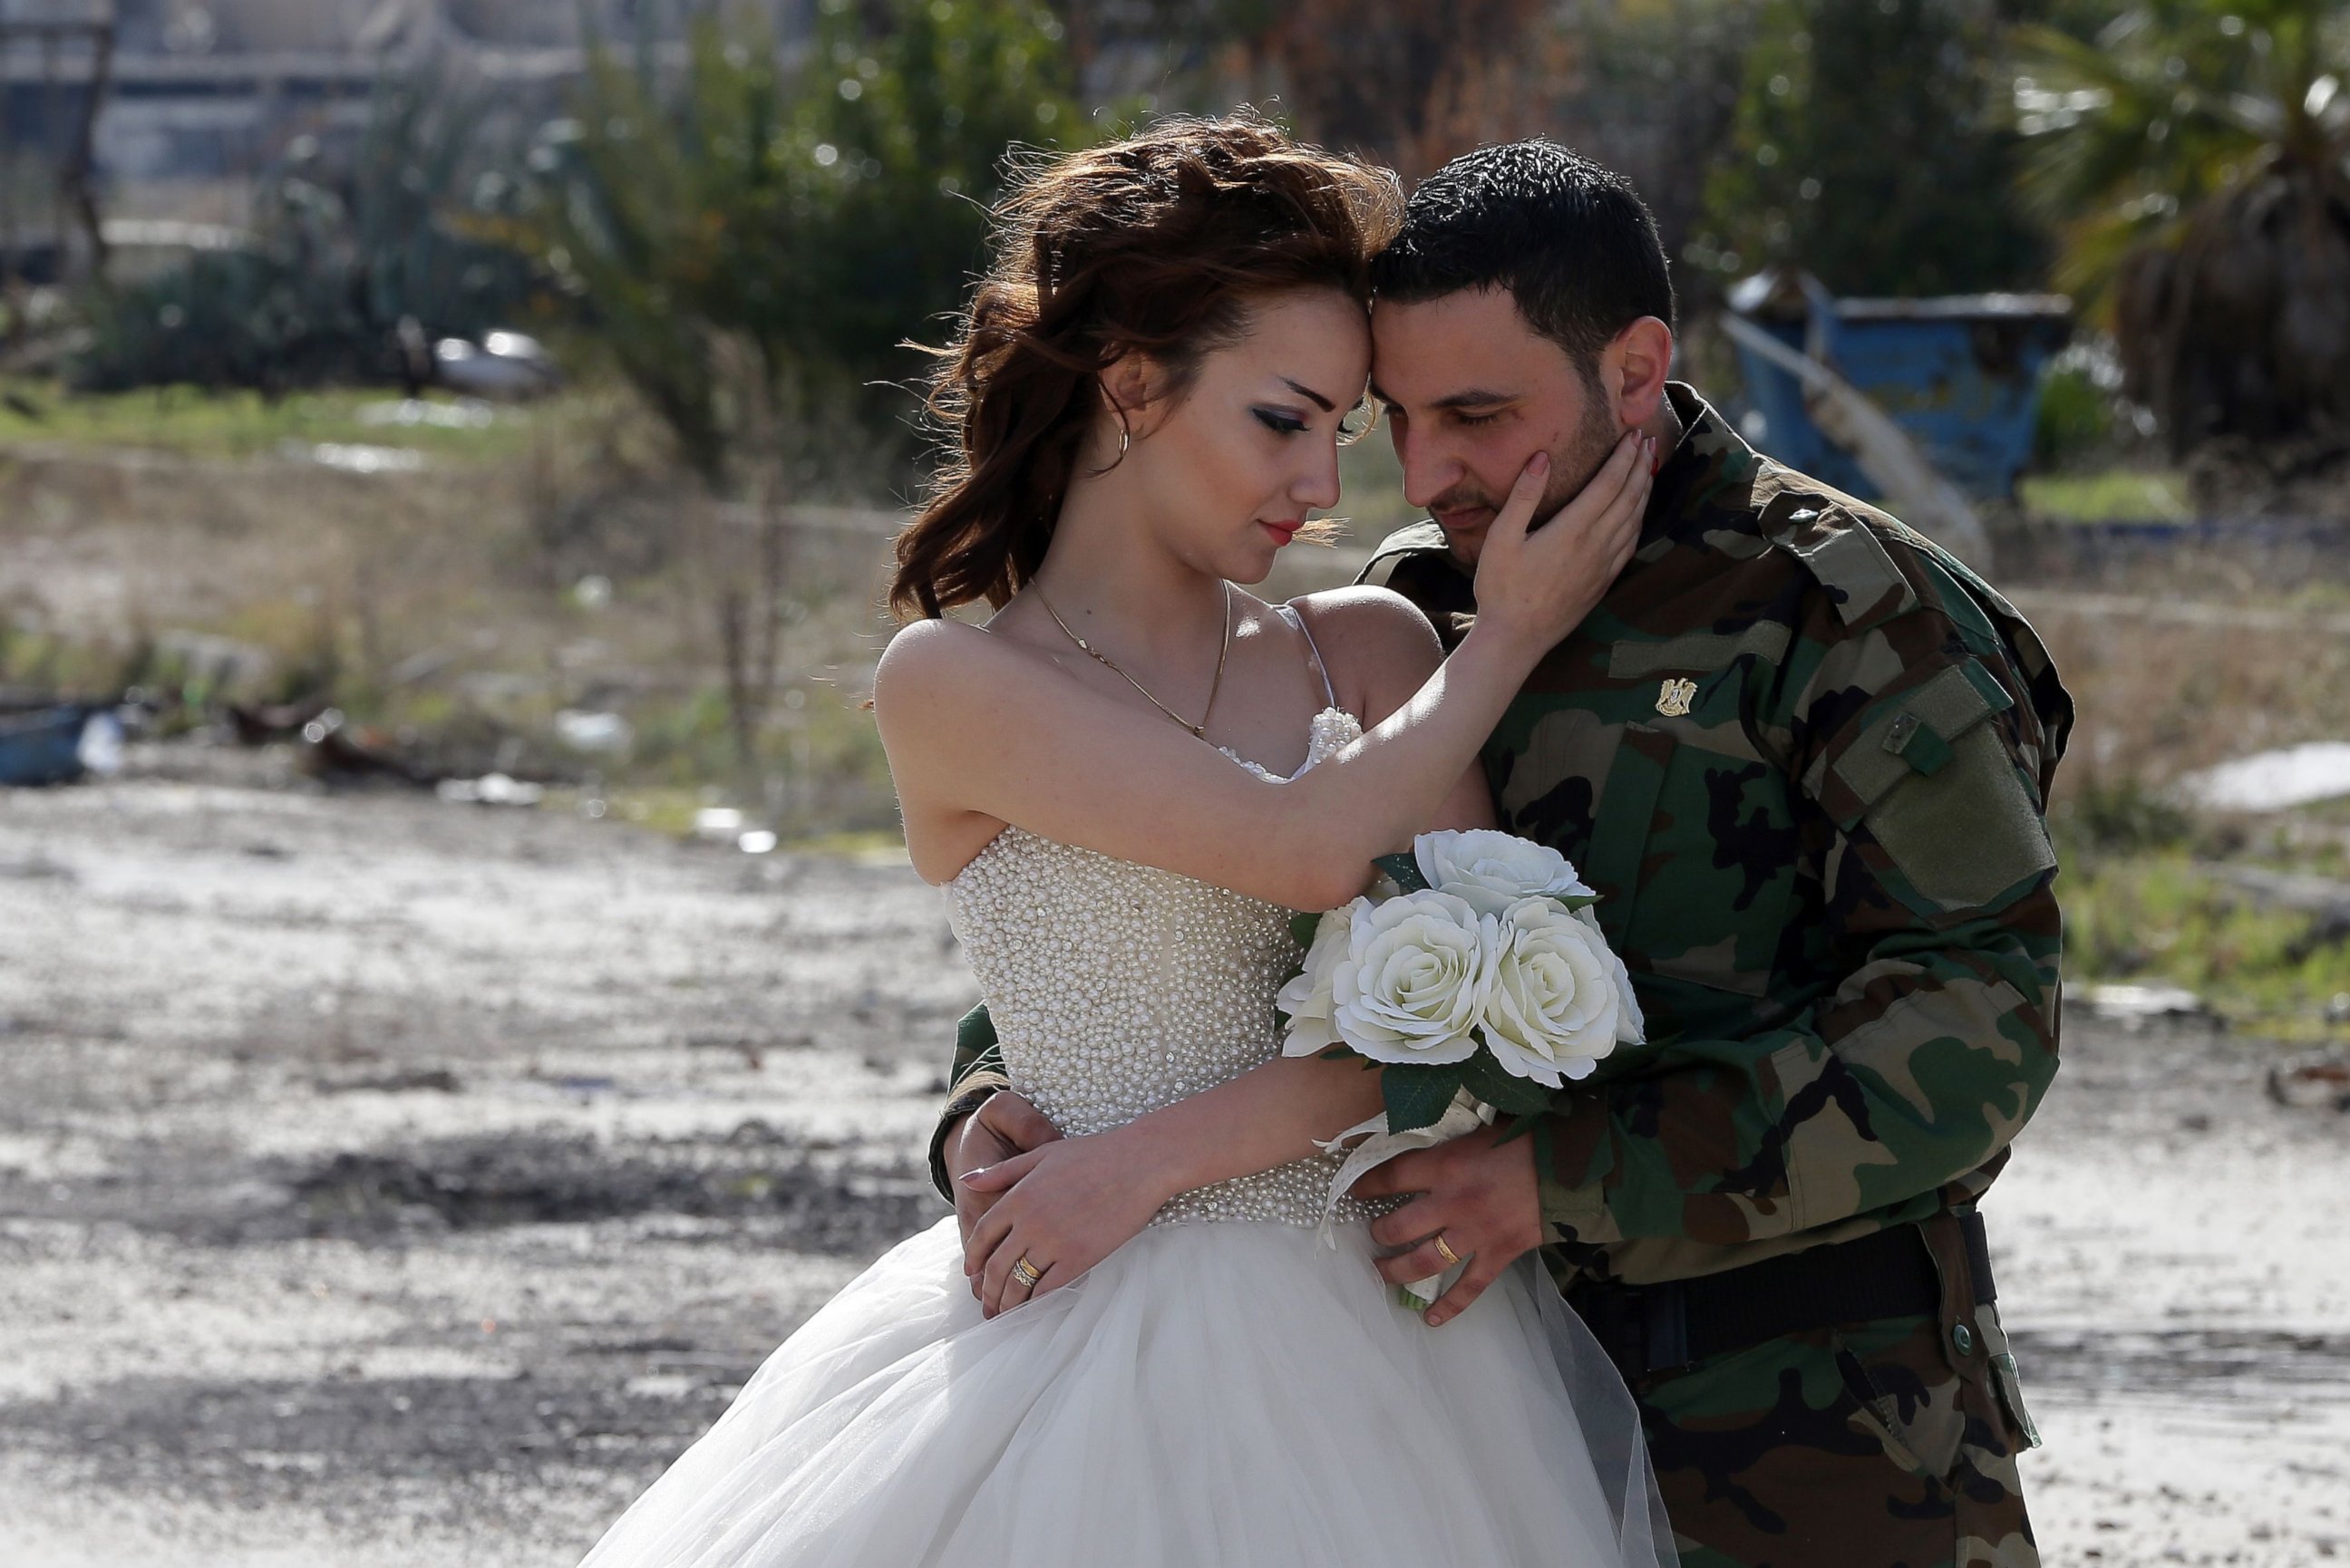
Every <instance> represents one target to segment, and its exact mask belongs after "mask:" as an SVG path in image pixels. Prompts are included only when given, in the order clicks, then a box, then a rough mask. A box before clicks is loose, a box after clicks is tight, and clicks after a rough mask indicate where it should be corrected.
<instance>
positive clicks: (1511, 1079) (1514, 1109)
mask: <svg viewBox="0 0 2350 1568" xmlns="http://www.w3.org/2000/svg"><path fill="white" fill-rule="evenodd" d="M1461 1087H1462V1088H1464V1089H1467V1090H1468V1091H1469V1092H1470V1093H1471V1094H1472V1095H1474V1096H1477V1097H1478V1098H1479V1099H1481V1100H1482V1101H1484V1102H1485V1103H1486V1104H1487V1105H1489V1106H1492V1107H1493V1108H1494V1109H1495V1110H1497V1111H1506V1112H1508V1113H1509V1114H1510V1115H1512V1116H1533V1115H1534V1114H1536V1113H1537V1112H1541V1111H1546V1110H1548V1109H1550V1095H1551V1092H1550V1091H1549V1090H1548V1089H1546V1088H1544V1087H1543V1085H1540V1084H1537V1083H1534V1082H1532V1081H1531V1080H1529V1079H1525V1078H1521V1077H1519V1076H1517V1075H1515V1074H1513V1073H1512V1072H1511V1071H1510V1070H1509V1069H1508V1068H1506V1067H1504V1066H1503V1065H1502V1064H1501V1063H1500V1062H1498V1061H1496V1060H1495V1059H1494V1056H1493V1053H1492V1050H1491V1049H1490V1048H1488V1047H1486V1046H1483V1045H1480V1046H1479V1047H1477V1054H1475V1055H1474V1056H1471V1057H1470V1058H1469V1060H1467V1061H1466V1062H1463V1063H1461Z"/></svg>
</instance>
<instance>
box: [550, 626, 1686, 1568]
mask: <svg viewBox="0 0 2350 1568" xmlns="http://www.w3.org/2000/svg"><path fill="white" fill-rule="evenodd" d="M1301 629H1302V628H1301ZM1361 732H1362V731H1361V726H1360V725H1359V724H1358V723H1357V722H1355V720H1354V718H1353V717H1352V716H1351V715H1349V714H1347V713H1346V712H1345V711H1343V710H1340V709H1339V708H1337V707H1336V702H1335V700H1334V701H1333V703H1332V706H1331V707H1330V708H1329V709H1328V710H1326V711H1325V712H1323V713H1322V714H1321V715H1319V716H1318V717H1317V718H1316V719H1315V724H1314V733H1313V742H1312V747H1311V750H1310V752H1309V754H1308V756H1307V760H1306V763H1305V765H1306V766H1307V767H1311V766H1312V765H1313V764H1314V763H1315V762H1318V761H1320V760H1321V759H1322V758H1324V757H1326V756H1327V755H1328V754H1329V753H1332V752H1335V751H1336V750H1337V749H1338V748H1339V747H1340V746H1342V745H1344V744H1346V743H1347V742H1349V741H1352V740H1353V739H1355V738H1356V737H1357V735H1359V734H1360V733H1361ZM1235 760H1236V761H1237V760H1238V759H1235ZM1243 765H1244V766H1249V767H1252V768H1253V769H1254V771H1256V772H1258V773H1261V774H1262V773H1263V772H1264V770H1263V769H1262V768H1258V767H1256V766H1255V764H1253V763H1243ZM1303 771H1304V770H1303V769H1301V770H1300V772H1303ZM1268 776H1270V775H1268ZM948 895H949V898H950V901H951V909H952V914H953V923H954V928H955V930H956V933H957V935H958V936H960V938H961V939H962V943H963V946H964V948H965V950H966V951H967V952H968V953H969V955H970V960H971V963H972V969H973V970H974V971H977V973H978V976H979V979H980V981H981V984H982V986H983V988H984V990H985V992H986V994H987V1000H988V1007H989V1011H990V1012H991V1014H992V1015H993V1019H994V1023H995V1028H996V1033H997V1035H998V1038H999V1039H1000V1040H1001V1042H1002V1045H1003V1060H1004V1065H1005V1068H1006V1070H1007V1071H1008V1072H1009V1074H1010V1075H1011V1077H1012V1079H1013V1081H1014V1084H1015V1085H1018V1087H1019V1089H1020V1091H1021V1092H1022V1093H1024V1095H1026V1096H1028V1097H1029V1098H1030V1099H1031V1100H1033V1101H1034V1102H1035V1105H1036V1106H1037V1107H1038V1108H1039V1109H1040V1110H1042V1111H1043V1112H1044V1113H1045V1115H1046V1116H1049V1117H1051V1118H1052V1120H1053V1121H1054V1123H1055V1125H1056V1126H1058V1127H1060V1128H1061V1129H1062V1130H1063V1132H1065V1133H1066V1134H1068V1135H1070V1136H1073V1137H1074V1136H1080V1135H1084V1134H1088V1133H1097V1132H1101V1131H1104V1130H1106V1129H1107V1128H1110V1127H1117V1126H1118V1125H1120V1124H1122V1123H1124V1122H1127V1121H1129V1120H1131V1119H1132V1118H1134V1117H1136V1116H1140V1115H1142V1114H1144V1113H1145V1112H1148V1111H1151V1110H1154V1109H1157V1108H1158V1107H1159V1106H1165V1105H1168V1104H1170V1103H1171V1102H1173V1101H1175V1100H1177V1099H1180V1098H1182V1097H1183V1096H1188V1095H1192V1094H1196V1093H1198V1092H1200V1091H1201V1090H1203V1089H1207V1088H1210V1087H1212V1086H1213V1085H1217V1084H1219V1083H1222V1082H1223V1081H1225V1080H1226V1079H1229V1078H1231V1077H1232V1076H1234V1075H1238V1074H1240V1073H1243V1072H1245V1071H1247V1070H1248V1069H1249V1068H1251V1067H1254V1066H1256V1065H1258V1064H1262V1063H1263V1062H1265V1061H1267V1060H1268V1059H1270V1058H1271V1057H1272V1056H1273V1055H1274V1054H1275V1051H1276V1049H1277V1045H1278V1036H1277V1033H1276V1024H1275V1019H1274V1008H1273V1000H1274V991H1275V989H1276V988H1277V987H1278V985H1279V984H1280V982H1281V981H1282V980H1283V979H1284V978H1285V977H1286V975H1287V974H1288V973H1289V972H1290V971H1292V970H1294V968H1295V963H1296V960H1297V950H1296V947H1295V943H1294V942H1293V941H1292V940H1291V938H1290V935H1289V931H1288V923H1289V914H1288V911H1286V910H1284V909H1277V908H1275V907H1274V906H1273V905H1270V904H1266V903H1263V902H1260V901H1258V900H1256V899H1253V898H1245V897H1243V896H1241V895H1239V894H1236V893H1232V892H1228V891H1225V890H1224V889H1222V888H1213V887H1210V886H1208V885H1207V884H1205V883H1202V882H1198V881H1194V880H1192V879H1191V878H1189V877H1181V876H1178V875H1176V874H1174V873H1172V872H1168V871H1161V870H1157V869H1153V868H1151V867H1144V866H1138V865H1133V864H1130V863H1128V862H1125V861H1120V860H1114V859H1111V858H1109V857H1107V856H1102V855H1097V854H1095V853H1093V852H1092V851H1090V850H1085V849H1079V848H1075V847H1072V846H1067V845H1064V844H1059V843H1055V842H1054V841H1052V840H1050V839H1045V838H1041V837H1039V836H1036V835H1035V834H1032V833H1027V832H1024V831H1023V830H1021V829H1019V828H1016V827H1014V828H1009V829H1006V830H1005V832H1004V833H1003V835H1002V836H1000V837H998V838H996V839H995V840H994V841H993V843H991V844H990V845H989V846H987V847H986V848H985V849H983V851H981V852H980V854H979V856H978V857H976V858H975V859H973V860H972V863H971V864H970V865H969V866H968V867H965V868H964V869H963V870H962V872H961V873H960V874H958V875H957V876H956V877H955V878H954V879H953V880H952V881H951V883H949V884H948ZM1335 1170H1336V1160H1335V1159H1331V1158H1313V1159H1305V1160H1300V1161H1298V1162H1297V1163H1295V1164H1294V1165H1287V1166H1283V1167H1281V1168H1278V1169H1275V1170H1270V1171H1266V1172H1264V1173H1263V1174H1262V1175H1258V1176H1253V1177H1246V1178H1243V1179H1239V1180H1235V1181H1227V1182H1224V1183H1222V1184H1220V1185H1218V1186H1215V1187H1210V1188H1203V1189H1200V1190H1198V1191H1195V1192H1191V1193H1186V1194H1184V1195H1183V1196H1182V1197H1180V1198H1179V1199H1176V1200H1175V1201H1174V1202H1172V1203H1170V1204H1169V1205H1168V1206H1167V1207H1166V1208H1165V1209H1164V1210H1160V1211H1159V1214H1158V1216H1157V1217H1156V1218H1155V1219H1154V1220H1152V1222H1151V1223H1150V1225H1149V1227H1148V1228H1147V1229H1145V1230H1144V1231H1143V1232H1142V1233H1141V1234H1140V1235H1139V1236H1137V1237H1136V1238H1135V1239H1134V1240H1133V1241H1129V1242H1128V1243H1127V1244H1126V1245H1125V1246H1124V1247H1122V1248H1120V1249H1119V1250H1118V1251H1117V1252H1115V1253H1113V1254H1112V1255H1111V1256H1110V1257H1109V1258H1108V1259H1107V1260H1106V1261H1105V1262H1102V1263H1100V1264H1099V1265H1097V1267H1096V1268H1095V1269H1094V1270H1093V1271H1092V1272H1090V1273H1088V1274H1087V1275H1085V1276H1084V1277H1083V1278H1081V1279H1079V1280H1077V1281H1076V1282H1073V1283H1071V1284H1069V1285H1067V1286H1065V1287H1063V1288H1062V1289H1060V1290H1057V1291H1055V1292H1052V1293H1047V1294H1045V1295H1044V1296H1041V1297H1039V1298H1037V1299H1036V1300H1035V1301H1033V1302H1029V1303H1024V1304H1022V1305H1020V1306H1017V1307H1014V1308H1013V1309H1012V1310H1011V1311H1009V1312H1006V1313H1004V1314H1002V1315H1000V1316H998V1317H996V1318H994V1319H992V1320H991V1319H987V1318H984V1317H983V1316H982V1315H981V1313H980V1308H979V1303H977V1302H975V1301H974V1300H973V1299H972V1293H971V1288H970V1286H969V1284H968V1283H967V1282H966V1281H965V1280H964V1277H963V1272H962V1243H961V1241H960V1240H959V1238H958V1234H957V1231H956V1227H955V1221H954V1220H953V1219H952V1218H951V1217H950V1218H948V1219H944V1220H940V1221H939V1223H938V1224H936V1225H935V1226H933V1227H931V1229H930V1230H927V1231H922V1232H921V1233H920V1234H919V1235H916V1236H913V1237H911V1238H910V1239H909V1240H907V1241H902V1242H900V1243H899V1245H898V1246H897V1247H896V1248H894V1249H892V1250H891V1251H889V1253H888V1254H887V1255H886V1256H884V1257H883V1258H882V1259H881V1260H880V1261H879V1262H877V1263H875V1264H874V1265H873V1266H872V1267H871V1268H870V1269H868V1270H867V1271H866V1272H864V1273H862V1274H860V1275H859V1276H858V1278H857V1279H855V1280H854V1281H852V1282H850V1283H849V1284H848V1285H847V1286H846V1287H845V1288H844V1289H843V1290H842V1291H841V1292H840V1293H839V1294H838V1295H837V1296H835V1297H834V1298H833V1299H832V1300H831V1302H829V1303H827V1304H826V1306H825V1307H824V1308H823V1309H822V1310H821V1311H819V1312H818V1313H816V1315H815V1316H814V1317H812V1318H810V1319H809V1320H808V1322H807V1323H806V1324H805V1325H804V1326H803V1327H802V1328H801V1329H800V1330H799V1332H798V1333H796V1334H793V1335H792V1336H791V1337H790V1338H789V1339H787V1340H786V1341H785V1342H784V1344H783V1345H782V1346H781V1347H780V1348H778V1349H777V1350H776V1351H775V1354H774V1355H772V1356H770V1357H769V1358H768V1360H767V1362H766V1364H765V1365H764V1366H762V1367H761V1368H760V1369H759V1371H758V1372H757V1374H756V1375H755V1376H753V1378H752V1379H751V1381H750V1382H749V1383H748V1384H747V1385H746V1386H744V1387H743V1391H742V1393H741V1394H740V1395H739V1396H738V1397H736V1399H735V1401H734V1403H733V1406H732V1407H730V1408H729V1409H728V1410H727V1411H726V1413H725V1414H724V1415H723V1417H720V1418H719V1420H718V1422H717V1424H716V1425H715V1426H713V1427H712V1428H711V1429H710V1431H709V1432H708V1433H706V1434H705V1435H704V1436H703V1437H702V1438H701V1439H700V1440H699V1441H698V1442H696V1443H695V1444H694V1445H693V1447H692V1448H691V1449H688V1450H687V1451H686V1453H685V1454H684V1455H683V1456H682V1457H681V1458H680V1459H678V1461H677V1463H676V1464H675V1465H674V1466H672V1467H671V1469H670V1470H669V1471H668V1472H667V1473H666V1474H664V1475H663V1476H662V1477H661V1478H660V1480H658V1481H656V1482H655V1483H654V1484H653V1486H652V1487H651V1489H650V1490H648V1491H647V1492H646V1493H645V1494H644V1495H643V1496H642V1497H641V1498H639V1500H638V1501H637V1502H636V1503H635V1504H634V1505H633V1506H631V1507H630V1508H629V1511H628V1512H627V1513H626V1514H624V1515H623V1516H622V1517H621V1518H620V1520H619V1521H618V1522H617V1523H615V1524H614V1525H613V1526H612V1528H611V1530H610V1531H609V1532H608V1533H607V1534H606V1535H605V1537H604V1538H603V1540H602V1541H601V1542H598V1545H597V1547H596V1549H595V1550H594V1551H593V1552H590V1553H589V1554H588V1556H587V1563H586V1564H584V1565H583V1568H653V1565H655V1564H658V1565H660V1568H685V1565H691V1568H785V1565H786V1564H788V1565H790V1568H816V1565H824V1568H918V1565H932V1564H935V1565H938V1568H979V1565H996V1568H1256V1565H1260V1564H1261V1565H1263V1568H1319V1565H1326V1568H1389V1565H1393V1568H1445V1565H1450V1564H1461V1565H1463V1568H1467V1565H1471V1564H1473V1565H1476V1568H1503V1565H1507V1564H1520V1563H1523V1564H1527V1565H1529V1568H1532V1565H1534V1564H1540V1565H1542V1568H1598V1565H1602V1564H1605V1565H1609V1568H1614V1565H1618V1564H1639V1565H1641V1568H1656V1565H1657V1564H1658V1563H1659V1561H1660V1559H1661V1558H1662V1557H1663V1556H1664V1555H1665V1554H1667V1553H1669V1552H1670V1542H1669V1537H1668V1536H1667V1535H1666V1534H1665V1532H1664V1530H1663V1526H1662V1515H1661V1512H1660V1511H1659V1510H1658V1507H1657V1505H1656V1501H1655V1491H1654V1487H1653V1483H1652V1482H1651V1481H1650V1480H1649V1477H1648V1466H1647V1460H1646V1456H1645V1451H1644V1450H1643V1449H1642V1448H1641V1447H1640V1444H1639V1439H1638V1424H1637V1417H1636V1416H1635V1414H1634V1410H1633V1407H1632V1404H1631V1400H1630V1397H1629V1395H1628V1394H1627V1392H1626V1391H1625V1389H1624V1386H1623V1385H1622V1383H1621V1382H1620V1380H1618V1379H1617V1376H1616V1373H1615V1372H1614V1370H1613V1369H1612V1368H1611V1367H1609V1366H1608V1365H1607V1362H1606V1360H1605V1359H1604V1357H1603V1356H1602V1355H1601V1354H1600V1352H1599V1349H1598V1346H1597V1345H1596V1343H1595V1342H1593V1341H1592V1340H1591V1338H1590V1336H1589V1334H1588V1333H1587V1332H1586V1331H1585V1330H1584V1328H1583V1327H1582V1325H1581V1324H1580V1323H1579V1322H1578V1321H1576V1320H1575V1318H1574V1316H1573V1314H1571V1313H1570V1312H1569V1310H1568V1309H1567V1307H1566V1305H1565V1303H1564V1302H1562V1301H1561V1300H1560V1299H1559V1296H1558V1293H1557V1292H1556V1290H1555V1288H1554V1287H1553V1286H1552V1285H1551V1283H1550V1282H1549V1280H1548V1278H1547V1276H1545V1275H1543V1274H1541V1273H1539V1272H1537V1270H1536V1269H1535V1267H1534V1263H1533V1261H1532V1260H1531V1259H1522V1260H1520V1261H1519V1262H1518V1263H1517V1264H1516V1265H1514V1266H1513V1268H1512V1270H1511V1271H1510V1272H1508V1273H1507V1274H1506V1275H1505V1276H1504V1277H1503V1279H1502V1280H1501V1281H1499V1282H1496V1283H1495V1284H1494V1285H1493V1286H1492V1289H1490V1290H1488V1291H1487V1292H1486V1293H1485V1294H1484V1295H1483V1296H1482V1297H1481V1298H1480V1299H1479V1300H1478V1301H1477V1303H1475V1304H1474V1305H1473V1306H1471V1308H1470V1309H1469V1310H1468V1311H1467V1312H1465V1313H1463V1314H1461V1316H1459V1317H1458V1318H1456V1319H1454V1320H1453V1321H1452V1322H1451V1323H1449V1324H1445V1325H1444V1326H1443V1327H1441V1328H1435V1329H1431V1328H1430V1327H1429V1326H1427V1324H1425V1323H1423V1322H1422V1321H1421V1320H1420V1319H1419V1316H1418V1315H1417V1314H1413V1313H1411V1312H1409V1311H1407V1310H1405V1309H1404V1308H1403V1307H1401V1306H1399V1305H1398V1304H1397V1303H1396V1301H1395V1299H1394V1293H1393V1291H1392V1289H1391V1288H1390V1287H1388V1285H1387V1284H1386V1283H1385V1282H1383V1281H1382V1280H1381V1279H1380V1277H1379V1276H1378V1273H1377V1272H1374V1270H1373V1268H1372V1259H1373V1256H1374V1249H1373V1247H1372V1244H1371V1241H1370V1239H1369V1235H1368V1231H1367V1225H1366V1224H1365V1223H1364V1220H1365V1219H1366V1216H1365V1214H1364V1212H1363V1210H1361V1208H1360V1207H1359V1206H1357V1205H1355V1204H1354V1203H1353V1202H1352V1200H1351V1199H1349V1200H1347V1204H1346V1205H1345V1206H1344V1207H1342V1209H1341V1210H1340V1212H1339V1216H1338V1219H1339V1223H1338V1224H1337V1225H1336V1228H1335V1232H1336V1243H1337V1244H1336V1247H1335V1248H1334V1247H1332V1246H1331V1245H1330V1244H1329V1241H1327V1240H1326V1239H1325V1237H1324V1235H1323V1233H1322V1232H1321V1231H1320V1230H1319V1229H1318V1226H1319V1222H1320V1221H1321V1220H1322V1216H1323V1210H1324V1207H1325V1203H1326V1199H1327V1195H1328V1192H1329V1187H1330V1179H1331V1176H1332V1174H1333V1173H1334V1172H1335Z"/></svg>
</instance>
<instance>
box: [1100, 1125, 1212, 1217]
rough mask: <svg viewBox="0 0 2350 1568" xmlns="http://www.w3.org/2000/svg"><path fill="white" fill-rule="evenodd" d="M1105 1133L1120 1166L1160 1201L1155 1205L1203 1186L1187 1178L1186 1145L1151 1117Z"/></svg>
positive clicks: (1135, 1181)
mask: <svg viewBox="0 0 2350 1568" xmlns="http://www.w3.org/2000/svg"><path fill="white" fill-rule="evenodd" d="M1101 1136H1102V1137H1107V1138H1108V1139H1110V1140H1111V1143H1112V1147H1114V1148H1115V1149H1116V1151H1117V1154H1118V1168H1120V1169H1121V1170H1124V1171H1126V1172H1127V1173H1128V1176H1129V1177H1130V1179H1131V1180H1132V1182H1133V1185H1134V1186H1135V1187H1136V1189H1139V1190H1140V1191H1142V1192H1144V1193H1145V1194H1147V1195H1148V1196H1149V1197H1150V1198H1152V1199H1155V1200H1156V1201H1155V1202H1154V1203H1153V1205H1152V1207H1154V1208H1156V1207H1158V1206H1159V1204H1164V1203H1166V1202H1167V1201H1169V1200H1170V1199H1172V1198H1174V1197H1175V1196H1176V1195H1177V1194H1179V1193H1182V1192H1188V1191H1190V1190H1191V1189H1192V1188H1193V1187H1195V1186H1198V1185H1199V1184H1198V1183H1197V1182H1194V1181H1191V1180H1190V1179H1187V1178H1186V1175H1185V1172H1184V1164H1183V1153H1184V1151H1183V1150H1182V1148H1181V1147H1179V1145H1178V1144H1177V1142H1176V1140H1175V1139H1173V1138H1171V1137H1166V1136H1164V1135H1163V1133H1162V1131H1161V1129H1159V1128H1158V1127H1154V1126H1153V1125H1152V1118H1151V1117H1149V1116H1140V1117H1138V1118H1136V1119H1135V1120H1133V1121H1130V1122H1128V1123H1127V1124H1126V1125H1125V1126H1124V1127H1117V1128H1113V1129H1112V1130H1111V1131H1109V1132H1107V1133H1104V1134H1102V1135H1101Z"/></svg>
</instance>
